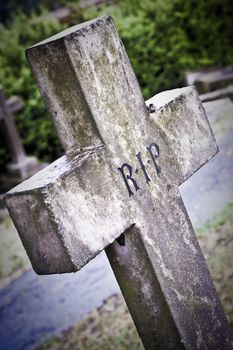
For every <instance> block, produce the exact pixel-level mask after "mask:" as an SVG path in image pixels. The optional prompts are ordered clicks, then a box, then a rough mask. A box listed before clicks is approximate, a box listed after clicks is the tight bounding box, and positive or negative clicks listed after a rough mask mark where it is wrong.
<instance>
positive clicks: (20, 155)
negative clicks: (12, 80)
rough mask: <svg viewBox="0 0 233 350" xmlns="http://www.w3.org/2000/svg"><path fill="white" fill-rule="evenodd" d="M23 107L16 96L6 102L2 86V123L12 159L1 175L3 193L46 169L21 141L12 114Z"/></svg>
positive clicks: (0, 102) (0, 90) (0, 109)
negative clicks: (29, 155) (30, 154)
mask: <svg viewBox="0 0 233 350" xmlns="http://www.w3.org/2000/svg"><path fill="white" fill-rule="evenodd" d="M22 107H23V103H22V101H21V100H20V98H18V97H16V96H12V97H11V98H10V99H9V100H7V101H6V100H5V97H4V93H3V88H2V87H1V86H0V122H1V127H3V132H4V135H5V141H6V146H7V148H8V149H9V152H10V157H11V162H10V163H9V164H7V165H6V174H1V175H0V191H1V192H4V191H8V190H9V189H10V188H11V187H13V186H15V185H17V184H19V183H20V182H21V181H22V180H24V179H26V178H28V177H29V176H31V175H32V174H34V173H35V172H36V171H38V170H40V169H42V168H43V167H44V164H42V163H39V162H38V161H37V159H36V158H35V157H28V156H27V155H26V153H25V150H24V147H23V145H22V143H21V141H20V137H19V134H18V131H17V129H16V126H15V124H14V119H13V115H12V113H14V112H17V111H19V110H21V109H22Z"/></svg>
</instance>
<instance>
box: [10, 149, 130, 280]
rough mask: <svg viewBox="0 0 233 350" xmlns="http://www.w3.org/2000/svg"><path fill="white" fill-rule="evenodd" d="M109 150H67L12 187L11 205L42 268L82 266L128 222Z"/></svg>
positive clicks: (35, 261)
mask: <svg viewBox="0 0 233 350" xmlns="http://www.w3.org/2000/svg"><path fill="white" fill-rule="evenodd" d="M104 154H105V152H104V149H103V148H93V149H85V150H82V151H77V152H75V153H72V154H67V155H66V156H63V157H62V158H60V159H58V160H57V161H55V162H54V163H52V164H51V165H49V166H48V167H47V168H45V169H43V170H41V171H40V172H38V173H37V174H36V175H34V176H32V177H31V178H30V179H28V180H26V181H24V182H23V183H22V184H21V185H19V186H17V187H16V188H14V189H13V190H11V191H10V192H8V196H7V199H6V202H7V207H8V209H9V211H10V212H11V213H12V219H13V221H14V223H15V225H16V227H17V229H18V232H19V234H20V237H21V239H22V242H23V244H24V246H25V248H26V250H27V252H28V255H29V258H30V259H31V261H32V264H33V267H34V269H35V270H36V272H37V273H40V274H48V273H62V272H72V271H75V270H79V269H80V268H81V267H82V266H83V265H85V264H86V263H87V262H88V261H89V260H90V259H92V258H93V257H94V256H95V255H96V254H98V253H99V252H100V251H102V250H103V249H104V248H105V247H106V246H107V245H109V244H110V243H112V242H113V240H114V239H115V238H117V237H118V235H119V232H123V231H124V230H125V229H126V227H127V226H128V222H129V218H127V217H126V213H123V208H122V203H121V201H120V199H118V197H117V191H111V187H112V186H113V183H112V180H111V178H110V177H109V176H108V173H109V172H110V169H109V167H108V164H106V162H105V161H104V158H103V155H104ZM99 167H101V169H102V171H101V177H98V175H97V173H98V168H99ZM32 232H33V239H32Z"/></svg>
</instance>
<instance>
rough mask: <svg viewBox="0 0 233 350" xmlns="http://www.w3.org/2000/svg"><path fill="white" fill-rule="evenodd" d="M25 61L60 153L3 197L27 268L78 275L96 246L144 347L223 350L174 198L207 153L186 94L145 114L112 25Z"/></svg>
mask: <svg viewBox="0 0 233 350" xmlns="http://www.w3.org/2000/svg"><path fill="white" fill-rule="evenodd" d="M27 57H28V60H29V62H30V64H31V67H32V70H33V73H34V75H35V77H36V79H37V83H38V85H39V87H40V89H41V93H42V96H43V98H44V99H45V101H46V103H47V105H48V108H49V110H50V112H51V115H52V116H53V118H54V122H55V125H56V127H57V130H58V133H59V136H60V139H61V142H62V144H63V146H64V148H65V149H66V150H67V152H66V155H65V156H64V157H62V158H60V159H58V160H57V161H56V162H54V163H53V164H51V165H50V166H49V167H48V168H46V169H44V170H42V171H41V172H39V173H37V174H36V175H34V176H33V177H32V178H31V179H29V180H26V181H25V182H24V183H22V184H21V185H19V186H18V187H16V188H15V189H13V190H11V191H10V192H9V193H8V194H7V196H6V203H7V207H8V209H9V211H10V214H11V216H12V219H13V221H14V223H15V225H16V227H17V229H18V232H19V234H20V237H21V239H22V241H23V244H24V246H25V248H26V249H27V252H28V255H29V257H30V259H31V262H32V264H33V267H34V269H35V270H36V271H37V272H38V273H41V274H46V273H62V272H72V271H76V270H79V269H81V268H82V266H84V265H85V264H86V263H87V262H88V261H89V260H91V259H92V258H94V257H95V255H97V254H98V253H99V252H100V251H101V250H103V249H106V253H107V255H108V258H109V261H110V263H111V266H112V268H113V271H114V273H115V275H116V278H117V280H118V282H119V285H120V287H121V289H122V292H123V295H124V297H125V300H126V303H127V305H128V308H129V311H130V313H131V315H132V317H133V319H134V322H135V325H136V327H137V329H138V332H139V334H140V336H141V338H142V341H143V344H144V346H145V348H146V349H149V350H151V349H155V348H157V349H183V348H184V347H185V348H186V349H232V348H233V338H232V334H231V331H230V329H229V325H228V323H227V320H226V318H225V315H224V312H223V310H222V307H221V305H220V302H219V299H218V297H217V295H216V291H215V289H214V286H213V284H212V281H211V278H210V275H209V272H208V269H207V266H206V263H205V260H204V257H203V255H202V253H201V251H200V247H199V245H198V242H197V239H196V237H195V234H194V231H193V228H192V225H191V223H190V220H189V218H188V215H187V213H186V210H185V208H184V205H183V202H182V199H181V196H180V194H179V191H178V186H179V185H180V184H181V183H183V182H184V181H185V180H186V179H187V178H188V177H189V176H191V175H192V174H193V173H194V172H195V171H197V170H198V169H199V168H200V167H201V166H202V165H204V164H205V163H206V162H207V161H208V160H209V159H211V158H212V157H213V156H214V154H215V153H216V151H217V146H216V143H215V140H214V136H213V134H212V131H211V129H210V126H209V123H208V120H207V118H206V115H205V112H204V110H203V107H202V105H201V102H200V99H199V97H198V95H197V93H196V90H195V89H194V88H193V87H188V88H184V89H176V90H174V91H168V92H164V93H161V94H159V95H157V96H154V97H153V98H151V99H150V100H149V101H148V105H149V106H150V109H149V110H150V111H151V112H152V113H151V114H149V112H148V110H147V108H146V106H145V103H144V101H143V98H142V95H141V92H140V89H139V86H138V83H137V81H136V78H135V75H134V72H133V70H132V67H131V65H130V63H129V61H128V57H127V55H126V53H125V50H124V47H123V45H122V43H121V41H120V39H119V36H118V34H117V31H116V29H115V26H114V22H113V20H112V18H111V17H102V18H99V19H97V20H94V21H89V22H86V23H84V24H82V25H78V26H75V27H73V28H71V29H69V30H66V31H64V32H62V33H60V34H58V35H55V36H54V37H52V38H50V39H47V40H45V41H43V42H41V43H39V44H37V45H35V46H34V47H32V48H30V49H29V50H28V52H27ZM152 107H153V108H152ZM200 140H201V141H200ZM32 233H33V234H32Z"/></svg>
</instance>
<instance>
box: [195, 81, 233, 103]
mask: <svg viewBox="0 0 233 350" xmlns="http://www.w3.org/2000/svg"><path fill="white" fill-rule="evenodd" d="M226 97H229V98H230V99H231V100H233V85H229V86H227V87H226V88H223V89H219V90H216V91H212V92H207V93H206V94H203V95H201V96H200V99H201V101H202V102H210V101H214V100H220V99H223V98H226Z"/></svg>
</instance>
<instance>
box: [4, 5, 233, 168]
mask: <svg viewBox="0 0 233 350" xmlns="http://www.w3.org/2000/svg"><path fill="white" fill-rule="evenodd" d="M63 3H65V0H63ZM74 7H75V5H74ZM77 13H78V15H77ZM103 13H105V14H106V13H108V14H112V15H113V17H114V19H115V21H116V25H117V28H118V30H119V32H120V36H121V38H122V40H123V42H124V44H125V46H126V50H127V53H128V55H129V58H130V60H131V62H132V65H133V68H134V70H135V72H136V75H137V77H138V80H139V83H140V86H141V88H142V92H143V95H144V97H145V98H148V97H150V96H151V95H152V94H154V93H156V92H159V91H161V90H165V89H171V88H175V87H178V86H181V85H183V73H184V71H186V70H189V69H197V68H201V67H205V66H210V65H211V66H226V65H229V64H232V63H233V62H232V60H233V45H232V19H233V2H232V1H228V0H227V1H226V0H221V1H219V0H218V1H217V0H208V1H206V0H196V1H195V0H153V1H152V0H143V1H138V0H132V1H129V0H128V1H127V0H124V1H119V2H118V3H117V5H113V6H110V7H103V8H101V9H99V10H98V11H97V10H96V9H95V10H93V9H92V11H91V10H90V9H88V10H86V11H85V13H84V14H83V13H82V12H80V11H79V10H78V7H77V9H76V12H75V14H76V16H74V18H73V22H74V21H75V22H76V23H78V22H81V21H83V20H84V17H85V19H89V18H94V17H97V16H98V15H101V14H103ZM83 16H84V17H83ZM73 22H72V23H69V24H68V25H71V24H74V23H73ZM63 27H64V25H61V24H59V23H56V22H51V23H50V22H48V21H45V20H42V19H41V20H38V19H36V16H31V17H30V18H28V17H26V16H25V15H22V14H21V15H17V16H16V17H15V18H14V20H13V22H12V23H11V25H10V26H9V27H7V28H4V27H0V36H1V42H0V65H1V70H0V83H1V84H3V85H4V88H5V91H6V94H7V95H8V96H10V95H12V94H18V95H20V96H22V97H23V98H24V100H25V108H24V110H23V111H22V112H21V113H19V114H17V116H16V123H17V127H18V130H19V132H20V135H21V137H22V140H23V143H24V144H25V147H26V149H27V151H28V153H30V154H35V155H36V156H38V157H39V158H40V159H43V160H46V161H51V160H52V159H54V158H56V157H58V156H59V155H60V154H61V152H62V150H61V147H60V144H59V141H58V139H57V136H56V132H55V130H54V127H53V126H52V123H51V119H50V118H49V117H48V114H47V112H46V111H45V107H44V105H43V102H42V100H41V97H40V95H39V92H38V90H37V88H36V86H35V84H34V82H33V80H32V76H31V71H30V69H29V67H28V65H27V63H26V60H25V56H24V50H25V48H26V47H28V46H30V45H31V44H33V43H35V42H38V41H39V40H41V39H44V38H46V37H49V36H51V35H52V34H54V33H55V32H58V31H61V30H62V29H63ZM8 159H9V157H8V154H7V152H6V151H5V147H4V145H3V141H2V137H1V135H0V170H1V168H3V165H4V164H5V162H6V161H7V160H8Z"/></svg>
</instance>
